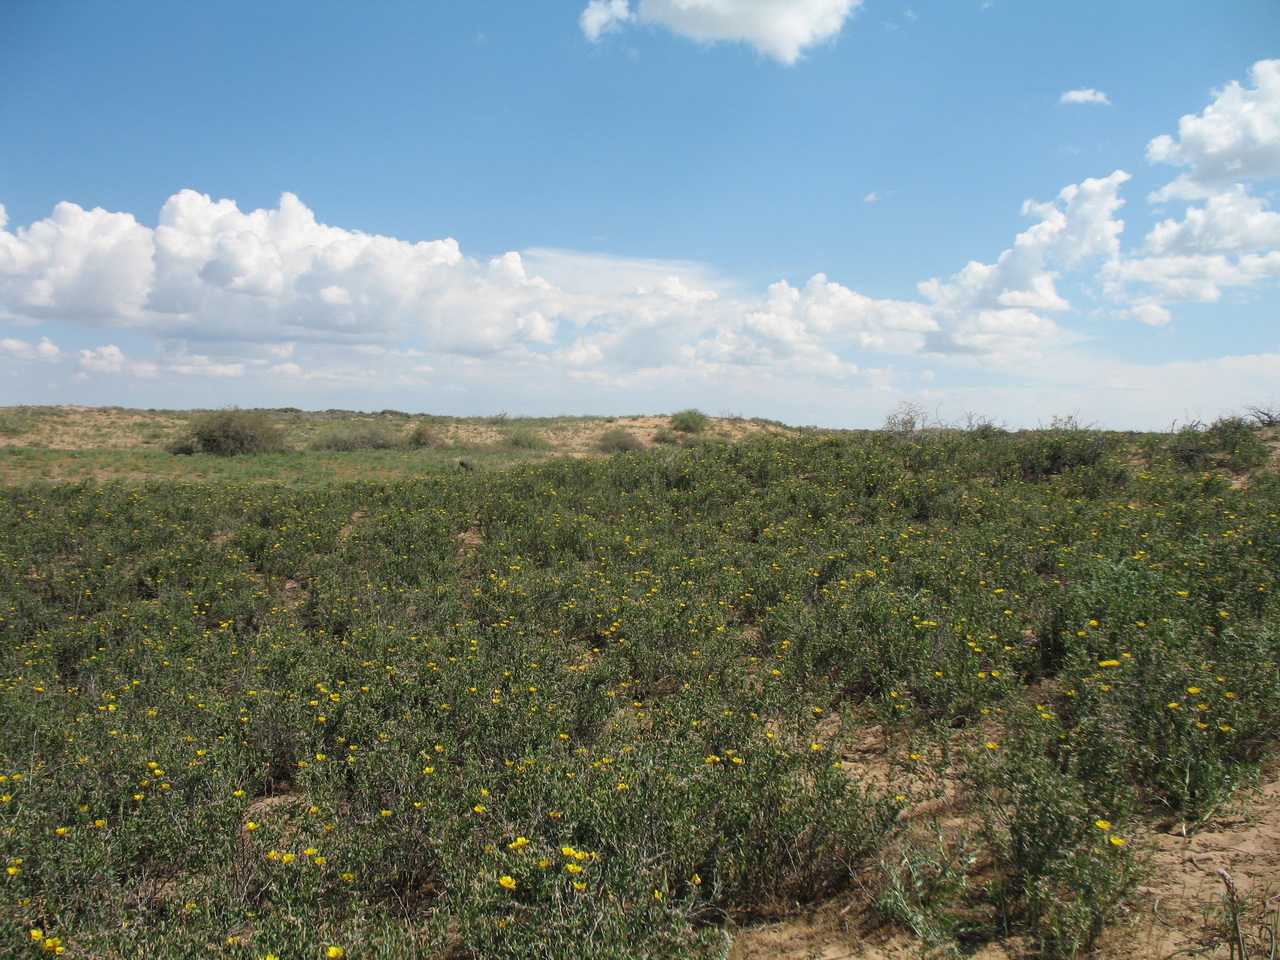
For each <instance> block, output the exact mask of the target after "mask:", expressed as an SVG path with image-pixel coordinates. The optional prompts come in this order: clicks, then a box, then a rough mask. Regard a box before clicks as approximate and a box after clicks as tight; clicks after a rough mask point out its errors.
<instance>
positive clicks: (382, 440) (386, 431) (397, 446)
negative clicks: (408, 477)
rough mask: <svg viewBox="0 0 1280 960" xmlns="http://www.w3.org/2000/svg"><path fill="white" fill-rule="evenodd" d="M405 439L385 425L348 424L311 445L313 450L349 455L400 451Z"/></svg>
mask: <svg viewBox="0 0 1280 960" xmlns="http://www.w3.org/2000/svg"><path fill="white" fill-rule="evenodd" d="M405 445H406V441H405V438H404V437H402V436H401V435H400V434H399V433H397V432H396V431H395V430H393V429H392V428H391V427H389V426H387V425H386V424H385V423H350V424H346V425H344V426H341V427H337V428H336V429H334V430H332V431H330V432H329V433H327V434H326V435H325V436H323V437H320V438H319V439H318V440H316V441H315V442H313V443H312V444H311V449H313V450H329V451H332V452H336V453H351V452H354V451H356V450H402V449H404V447H405Z"/></svg>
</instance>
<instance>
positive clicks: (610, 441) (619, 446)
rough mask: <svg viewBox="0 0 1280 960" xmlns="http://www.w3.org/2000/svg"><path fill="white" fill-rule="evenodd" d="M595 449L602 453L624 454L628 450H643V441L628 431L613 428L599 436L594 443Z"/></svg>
mask: <svg viewBox="0 0 1280 960" xmlns="http://www.w3.org/2000/svg"><path fill="white" fill-rule="evenodd" d="M596 449H598V450H600V451H601V452H602V453H625V452H626V451H628V450H642V449H644V441H643V440H641V439H640V438H639V437H637V436H636V435H635V434H634V433H632V432H631V431H630V430H626V429H623V428H622V427H613V428H612V429H610V430H606V431H605V432H604V433H602V434H600V439H599V440H597V441H596Z"/></svg>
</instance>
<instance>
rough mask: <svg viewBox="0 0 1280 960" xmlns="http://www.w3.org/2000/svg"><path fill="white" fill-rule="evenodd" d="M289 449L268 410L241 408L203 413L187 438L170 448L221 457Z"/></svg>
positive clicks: (194, 422)
mask: <svg viewBox="0 0 1280 960" xmlns="http://www.w3.org/2000/svg"><path fill="white" fill-rule="evenodd" d="M287 449H288V447H287V446H286V444H285V442H284V437H283V436H282V435H281V433H280V428H279V427H277V426H276V425H275V424H274V423H272V422H271V420H270V418H269V417H268V416H267V415H266V413H265V412H264V411H262V410H241V409H239V408H238V407H229V408H227V409H225V410H214V411H212V412H210V413H205V414H201V415H200V416H199V417H197V418H196V419H195V420H193V421H192V422H191V430H190V432H189V433H188V434H187V435H185V436H183V437H180V438H178V439H177V440H175V441H174V442H173V443H171V444H170V445H169V452H170V453H176V454H194V453H211V454H213V455H214V456H219V457H231V456H236V455H237V454H242V453H278V452H280V451H283V450H287Z"/></svg>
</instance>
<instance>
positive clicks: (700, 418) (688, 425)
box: [671, 407, 711, 433]
mask: <svg viewBox="0 0 1280 960" xmlns="http://www.w3.org/2000/svg"><path fill="white" fill-rule="evenodd" d="M710 423H711V418H710V417H708V416H707V415H706V414H705V413H703V412H702V411H701V410H698V409H697V408H694V407H690V408H689V409H688V410H681V411H679V412H677V413H673V414H672V415H671V429H672V430H675V431H677V432H678V433H702V432H703V431H704V430H706V429H707V427H708V426H709V425H710Z"/></svg>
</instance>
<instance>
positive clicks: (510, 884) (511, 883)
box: [498, 873, 516, 890]
mask: <svg viewBox="0 0 1280 960" xmlns="http://www.w3.org/2000/svg"><path fill="white" fill-rule="evenodd" d="M498 884H499V886H503V887H506V888H507V889H508V890H514V889H515V888H516V881H515V879H514V878H512V877H509V876H507V875H506V874H505V873H504V874H503V875H502V876H501V877H499V878H498Z"/></svg>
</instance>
